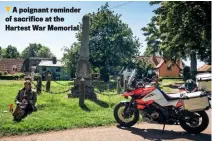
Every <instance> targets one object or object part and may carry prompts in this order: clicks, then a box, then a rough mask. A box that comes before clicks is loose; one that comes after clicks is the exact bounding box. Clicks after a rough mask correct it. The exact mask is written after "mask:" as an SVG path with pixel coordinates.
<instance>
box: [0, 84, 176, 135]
mask: <svg viewBox="0 0 212 141" xmlns="http://www.w3.org/2000/svg"><path fill="white" fill-rule="evenodd" d="M170 81H171V80H169V83H174V82H176V81H172V82H170ZM60 83H61V84H64V85H66V84H68V82H60ZM164 83H165V84H166V83H168V82H166V81H164ZM22 87H23V81H12V80H11V81H6V80H0V136H5V135H15V134H31V133H37V132H43V131H49V130H62V129H71V128H79V127H91V126H102V125H111V124H114V123H116V122H115V119H114V117H113V108H114V106H115V105H116V104H118V103H119V101H121V100H122V99H124V98H123V97H121V96H111V97H109V96H104V95H98V99H99V100H100V102H98V103H95V102H92V101H89V100H86V101H85V104H86V106H87V109H81V108H80V107H79V106H78V103H79V101H78V99H77V98H67V93H64V94H48V93H45V92H43V93H42V94H41V95H39V96H38V101H37V107H38V111H37V112H34V113H32V115H29V116H28V117H26V118H25V119H24V120H23V121H22V122H20V123H14V122H13V121H12V119H13V117H12V114H11V113H9V112H4V111H9V105H10V104H11V103H13V104H14V98H15V96H16V94H17V92H18V90H19V89H21V88H22ZM70 87H72V86H70ZM68 88H69V86H63V85H60V84H57V83H55V82H52V89H51V90H52V91H55V92H59V91H64V90H66V89H68ZM109 93H111V94H112V93H114V92H108V93H107V94H109ZM14 108H15V104H14ZM88 109H89V111H88Z"/></svg>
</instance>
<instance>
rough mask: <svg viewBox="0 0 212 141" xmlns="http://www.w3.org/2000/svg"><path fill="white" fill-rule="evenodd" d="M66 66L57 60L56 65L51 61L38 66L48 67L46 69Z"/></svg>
mask: <svg viewBox="0 0 212 141" xmlns="http://www.w3.org/2000/svg"><path fill="white" fill-rule="evenodd" d="M63 65H64V64H63V63H62V62H61V61H59V60H57V62H56V64H53V62H52V61H50V60H42V61H41V62H40V63H39V65H38V66H46V67H62V66H63Z"/></svg>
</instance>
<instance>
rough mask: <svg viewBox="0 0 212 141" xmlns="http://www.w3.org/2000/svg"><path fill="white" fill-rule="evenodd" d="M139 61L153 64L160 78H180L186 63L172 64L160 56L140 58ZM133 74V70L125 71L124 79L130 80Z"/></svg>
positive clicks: (179, 61) (123, 72)
mask: <svg viewBox="0 0 212 141" xmlns="http://www.w3.org/2000/svg"><path fill="white" fill-rule="evenodd" d="M137 60H144V61H145V62H147V63H149V64H151V65H152V66H153V69H154V71H155V72H156V74H157V75H158V76H159V77H178V76H180V74H181V70H182V69H183V68H184V63H183V62H182V61H181V60H178V61H177V62H176V63H172V62H171V61H166V60H165V59H164V58H163V57H159V56H139V57H137ZM132 72H133V70H129V69H125V70H123V71H122V74H123V75H124V79H128V78H129V77H130V75H131V74H132Z"/></svg>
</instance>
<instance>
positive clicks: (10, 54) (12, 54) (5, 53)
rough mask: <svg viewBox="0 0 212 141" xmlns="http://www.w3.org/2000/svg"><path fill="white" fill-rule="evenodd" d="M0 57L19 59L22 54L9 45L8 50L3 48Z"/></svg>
mask: <svg viewBox="0 0 212 141" xmlns="http://www.w3.org/2000/svg"><path fill="white" fill-rule="evenodd" d="M0 52H1V53H0V55H1V57H2V58H19V57H20V53H19V52H18V50H17V48H16V47H14V46H12V45H9V46H8V47H7V48H2V49H1V50H0Z"/></svg>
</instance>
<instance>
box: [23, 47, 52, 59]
mask: <svg viewBox="0 0 212 141" xmlns="http://www.w3.org/2000/svg"><path fill="white" fill-rule="evenodd" d="M21 56H22V58H24V59H27V58H28V57H42V58H51V57H53V53H52V52H51V50H50V49H49V48H48V47H45V46H43V45H41V44H36V43H34V44H29V46H28V47H26V48H25V49H24V50H23V52H22V53H21Z"/></svg>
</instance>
